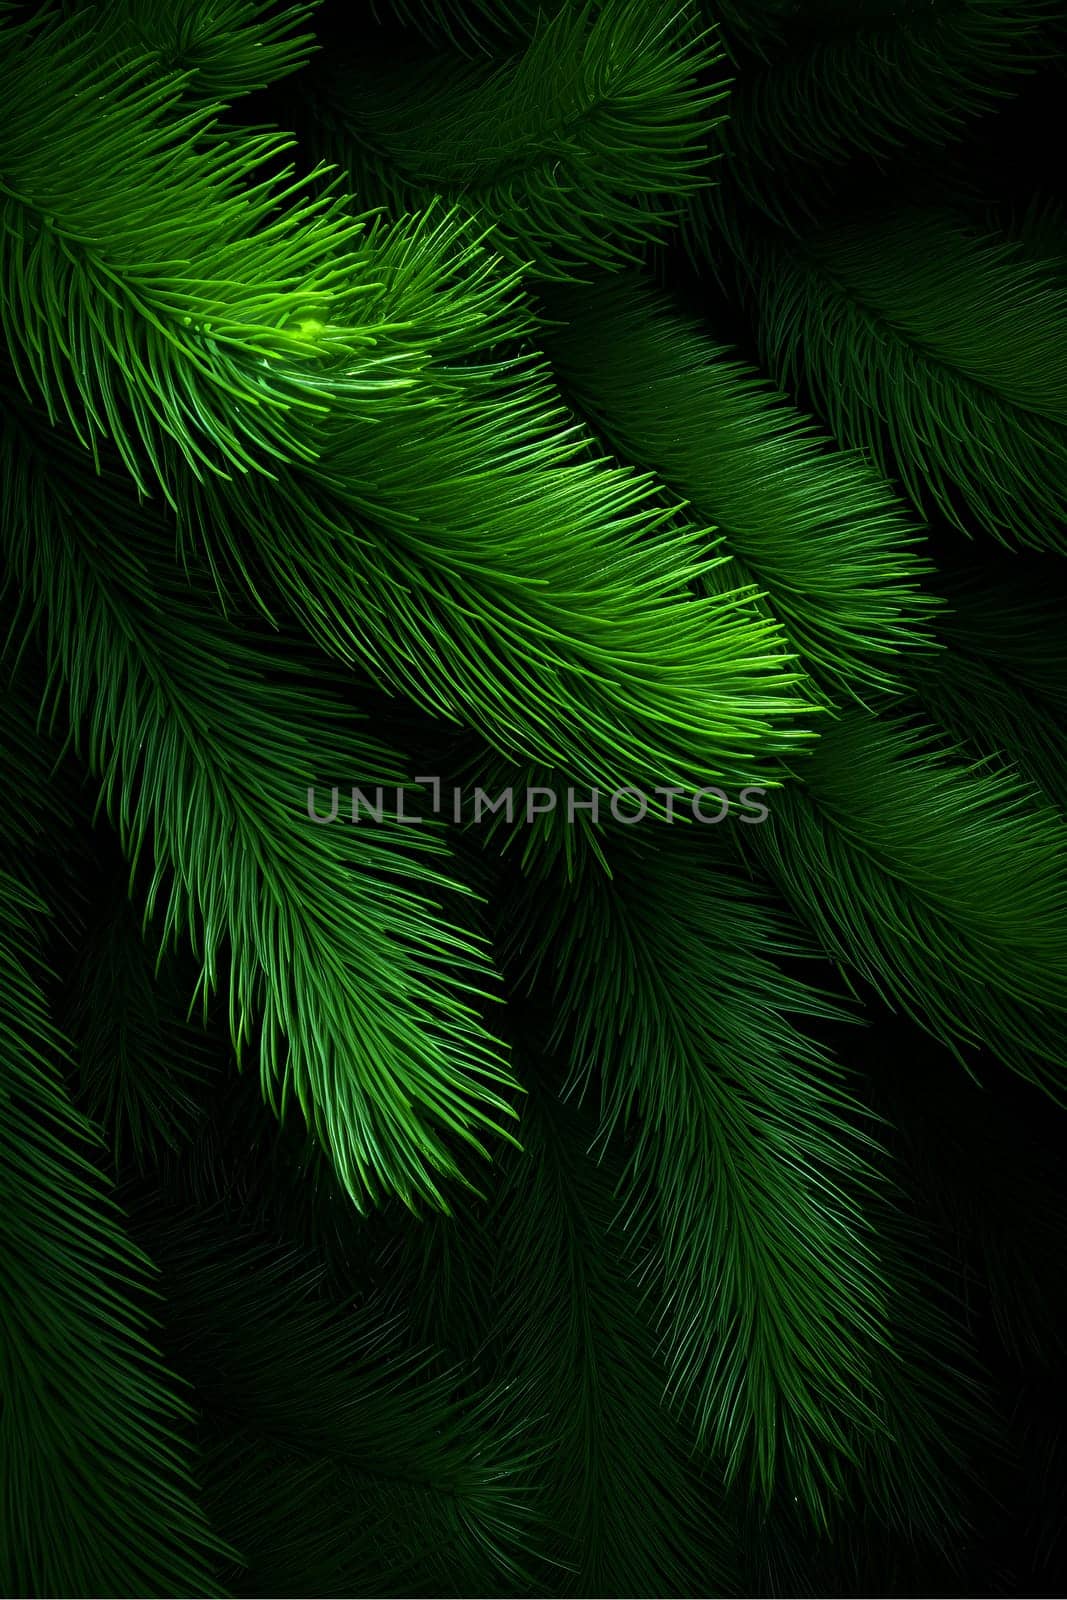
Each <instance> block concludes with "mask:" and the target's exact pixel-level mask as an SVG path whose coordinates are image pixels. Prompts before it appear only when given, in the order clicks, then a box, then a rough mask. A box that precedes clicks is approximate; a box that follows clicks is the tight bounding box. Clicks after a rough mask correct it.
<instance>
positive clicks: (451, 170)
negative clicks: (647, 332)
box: [301, 0, 725, 279]
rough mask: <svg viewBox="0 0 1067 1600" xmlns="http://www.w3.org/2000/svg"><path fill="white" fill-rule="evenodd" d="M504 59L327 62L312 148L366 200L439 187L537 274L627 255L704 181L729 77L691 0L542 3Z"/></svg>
mask: <svg viewBox="0 0 1067 1600" xmlns="http://www.w3.org/2000/svg"><path fill="white" fill-rule="evenodd" d="M524 43H525V48H524V49H523V50H522V51H521V53H518V54H515V55H514V56H513V57H512V58H511V59H510V60H504V61H502V62H497V61H491V62H489V63H488V64H486V63H485V62H484V61H476V62H465V61H463V60H460V59H455V58H453V59H451V60H440V59H436V58H433V59H429V60H427V61H425V62H419V63H416V64H414V65H404V66H400V67H398V66H395V65H394V64H392V63H386V62H371V63H369V64H368V63H366V62H365V61H361V63H360V64H359V65H357V66H348V65H347V64H344V63H337V62H328V63H326V64H323V65H320V66H319V67H317V69H316V71H315V73H314V74H313V75H312V76H311V78H309V80H308V81H307V83H306V85H304V86H303V87H304V96H305V104H306V110H307V115H306V117H305V118H302V119H301V121H302V122H305V121H306V123H307V127H306V129H304V128H302V132H306V134H307V136H308V138H309V140H310V141H311V144H312V146H313V148H315V149H316V151H317V152H318V153H319V154H321V155H322V156H324V157H325V158H326V159H327V160H329V161H336V162H338V163H339V164H340V165H341V166H342V167H345V168H346V169H347V170H348V172H349V174H350V177H351V179H352V182H353V187H354V189H355V192H356V193H357V194H358V195H359V196H360V198H361V199H362V200H364V201H365V202H373V203H380V204H387V205H389V206H391V207H392V208H393V210H394V211H395V212H397V213H402V212H405V211H410V210H412V209H415V208H418V207H421V206H424V205H425V204H426V203H427V201H428V200H429V199H431V198H432V197H434V196H436V195H442V194H443V195H446V196H447V197H448V198H449V200H450V201H454V202H456V203H458V204H461V205H462V206H464V207H467V208H469V209H470V210H471V211H472V212H473V213H474V214H475V215H477V216H478V217H479V218H480V219H482V220H483V221H485V222H488V223H491V224H492V228H493V231H492V240H493V244H494V247H495V248H496V249H497V250H498V251H499V252H500V254H501V255H502V256H503V257H504V259H505V260H507V261H509V262H512V263H514V264H515V265H517V266H521V267H527V266H532V269H533V271H534V272H535V273H536V275H537V276H539V277H542V278H548V279H553V278H557V279H558V278H562V279H568V278H575V277H576V278H578V279H583V278H586V277H588V275H589V273H590V272H591V271H595V270H596V269H597V268H605V269H609V270H610V269H612V268H616V267H618V266H620V265H632V264H634V263H635V262H639V261H640V260H641V259H642V255H643V253H644V251H645V249H646V247H647V246H648V245H649V244H651V243H656V242H658V241H660V240H662V239H663V238H664V237H665V235H666V234H667V232H668V229H669V226H670V224H671V222H672V220H673V218H674V217H676V216H677V215H678V214H679V212H680V209H681V205H682V202H683V201H684V199H685V198H686V196H688V195H690V194H692V193H693V192H694V191H695V190H696V189H698V188H700V187H702V186H703V185H704V184H706V183H707V182H708V181H709V179H708V178H707V176H706V174H705V172H704V170H703V169H704V167H705V165H706V157H707V150H706V141H707V137H708V135H709V133H710V131H711V130H712V129H713V128H714V127H715V126H716V125H717V122H718V121H719V119H720V116H721V112H719V111H718V110H717V109H716V108H717V107H719V105H720V103H721V102H722V100H723V99H724V96H725V89H724V88H723V87H722V86H721V85H719V84H716V85H715V86H714V87H711V88H708V87H705V86H704V84H703V83H702V81H701V80H702V78H705V79H706V78H708V77H709V76H711V75H713V74H714V73H715V69H716V67H717V65H718V62H719V60H720V56H719V53H718V51H717V50H716V48H715V47H714V43H713V30H711V29H708V30H704V31H700V30H698V28H697V26H696V24H695V19H694V14H693V8H692V5H691V3H690V0H681V3H676V0H607V3H601V4H590V3H588V0H586V3H582V4H577V5H573V6H563V7H562V8H558V9H557V10H556V11H555V13H554V14H551V15H546V16H544V17H543V18H542V20H541V21H540V23H539V25H538V26H537V27H536V29H535V31H534V32H533V35H532V37H531V38H530V39H529V41H528V42H525V41H524Z"/></svg>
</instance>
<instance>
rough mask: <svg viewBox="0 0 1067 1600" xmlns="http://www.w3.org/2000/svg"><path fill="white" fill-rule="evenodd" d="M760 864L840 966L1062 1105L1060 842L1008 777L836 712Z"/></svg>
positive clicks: (896, 722)
mask: <svg viewBox="0 0 1067 1600" xmlns="http://www.w3.org/2000/svg"><path fill="white" fill-rule="evenodd" d="M803 776H804V783H803V784H793V785H788V786H787V787H786V788H784V789H783V790H781V791H780V792H779V793H778V794H777V795H776V796H775V800H774V804H773V806H772V808H771V812H770V819H769V821H768V822H767V823H766V824H765V825H764V826H762V827H760V828H759V829H758V830H757V829H752V830H749V832H748V833H747V835H746V840H751V841H752V843H753V846H754V848H755V850H756V851H757V853H758V855H759V857H760V859H761V860H762V862H763V863H764V865H765V866H766V867H767V868H768V870H769V871H770V873H771V875H772V877H773V878H774V880H775V881H776V883H777V884H778V886H779V888H780V889H781V891H782V892H783V893H784V894H785V896H786V898H787V900H788V901H789V902H790V903H791V904H792V906H793V907H794V909H795V910H796V912H797V914H798V915H799V916H800V917H801V918H802V919H803V920H804V921H806V922H807V923H808V924H809V925H810V927H811V928H812V929H813V931H814V932H815V933H816V935H817V936H818V938H819V941H820V943H821V944H822V947H823V949H824V950H825V951H826V952H827V954H828V955H830V956H831V957H832V958H833V959H834V960H835V961H838V962H840V963H842V964H843V965H844V966H845V967H848V968H851V969H852V970H853V971H855V972H857V973H858V974H859V975H860V976H861V977H862V978H863V979H864V980H865V981H866V982H867V983H869V984H870V985H871V986H872V987H873V988H874V989H875V990H876V991H877V992H878V994H879V995H880V996H881V997H882V998H883V999H884V1000H886V1001H887V1002H888V1003H889V1004H891V1005H897V1006H899V1007H900V1008H901V1009H902V1010H903V1011H904V1012H906V1014H907V1015H908V1016H909V1017H911V1018H912V1019H913V1021H915V1022H917V1023H918V1024H919V1026H920V1027H923V1028H925V1029H926V1030H927V1031H928V1032H929V1033H931V1034H933V1035H934V1037H935V1038H938V1039H940V1040H941V1041H942V1042H943V1043H945V1044H946V1045H947V1046H948V1047H949V1048H950V1049H952V1050H953V1051H954V1053H955V1054H956V1055H957V1056H959V1053H960V1050H959V1047H961V1046H966V1047H976V1046H979V1045H985V1046H987V1047H988V1048H989V1049H990V1050H991V1051H993V1052H994V1053H995V1054H996V1055H997V1056H999V1057H1000V1059H1001V1060H1002V1061H1004V1062H1005V1063H1006V1064H1007V1065H1009V1066H1010V1067H1012V1068H1013V1069H1014V1070H1015V1071H1017V1072H1019V1073H1020V1074H1021V1075H1022V1076H1023V1077H1025V1078H1028V1079H1030V1080H1031V1081H1032V1082H1034V1083H1037V1084H1039V1085H1040V1086H1041V1087H1042V1088H1043V1089H1045V1090H1046V1091H1047V1092H1048V1093H1049V1094H1051V1095H1052V1096H1053V1097H1054V1098H1057V1099H1061V1098H1062V1096H1063V1092H1064V1090H1063V1069H1064V1053H1063V1014H1064V1012H1065V1010H1067V996H1065V994H1064V989H1063V971H1064V963H1065V961H1067V848H1065V846H1067V830H1065V827H1064V823H1063V820H1062V818H1061V817H1060V816H1059V815H1058V814H1057V813H1055V812H1053V811H1052V810H1050V809H1049V808H1047V807H1042V806H1041V805H1039V804H1038V803H1037V802H1036V801H1035V798H1034V794H1033V790H1032V789H1031V788H1030V786H1029V785H1027V784H1024V783H1021V782H1020V781H1019V779H1018V777H1017V776H1016V775H1014V774H1013V773H1012V772H1010V771H1008V772H1005V771H1003V770H1002V771H990V770H984V769H983V764H982V763H971V762H967V761H965V760H964V759H963V758H962V757H959V756H953V755H950V754H946V752H945V749H944V737H943V735H941V734H938V733H937V732H936V731H935V730H931V729H930V728H926V727H923V726H922V725H921V724H920V725H916V724H914V721H911V722H909V721H908V720H905V719H902V718H901V717H899V716H890V715H889V714H888V713H885V712H883V713H881V714H879V715H878V716H874V715H871V714H869V713H863V712H860V711H855V710H849V711H845V712H842V713H841V715H840V716H839V717H838V718H836V719H835V720H833V721H828V722H827V724H826V725H825V730H824V733H823V737H822V738H821V739H820V741H819V744H818V746H817V748H816V750H815V752H814V753H813V755H812V757H811V759H810V760H809V761H807V762H806V763H805V767H804V774H803Z"/></svg>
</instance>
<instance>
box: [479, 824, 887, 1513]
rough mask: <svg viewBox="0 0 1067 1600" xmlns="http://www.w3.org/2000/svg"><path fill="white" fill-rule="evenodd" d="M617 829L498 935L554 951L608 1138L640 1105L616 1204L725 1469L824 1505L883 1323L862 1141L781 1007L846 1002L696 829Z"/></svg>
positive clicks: (821, 1063)
mask: <svg viewBox="0 0 1067 1600" xmlns="http://www.w3.org/2000/svg"><path fill="white" fill-rule="evenodd" d="M612 843H614V849H611V848H609V850H608V856H609V860H610V861H611V863H612V877H611V879H610V880H609V879H608V878H607V877H606V876H605V875H604V874H603V873H602V872H599V871H586V872H585V873H584V874H583V875H582V876H581V877H579V878H578V879H577V881H576V882H574V883H573V884H571V885H564V884H563V883H562V881H561V880H560V878H559V877H558V876H553V877H550V878H548V879H547V881H546V883H545V884H544V885H543V887H542V888H541V890H540V892H539V893H537V894H536V895H531V896H528V897H526V905H525V907H524V908H516V910H515V912H513V914H512V915H511V916H510V917H509V919H508V923H509V928H510V935H509V948H510V947H511V944H512V942H513V944H514V948H515V950H516V952H517V956H520V957H521V958H522V959H523V960H524V962H525V963H526V964H527V965H528V966H529V967H530V968H532V972H533V975H535V976H536V972H537V969H538V967H539V966H540V965H541V964H544V965H545V966H546V967H547V969H548V972H547V976H548V978H549V981H550V982H551V983H552V986H553V993H554V1000H555V1005H556V1007H557V1008H558V1017H559V1022H558V1031H559V1033H560V1034H561V1035H562V1036H563V1037H566V1038H567V1039H568V1040H569V1041H570V1060H571V1062H572V1084H573V1085H575V1086H577V1085H579V1084H582V1083H584V1082H586V1081H587V1080H588V1079H589V1078H590V1077H591V1076H592V1074H593V1073H594V1071H598V1072H599V1075H600V1077H601V1080H602V1084H603V1103H602V1136H603V1137H607V1136H608V1134H609V1133H610V1132H611V1131H612V1130H615V1129H616V1128H622V1127H627V1126H629V1125H630V1123H631V1122H632V1121H633V1120H635V1119H636V1123H637V1127H636V1130H635V1141H636V1142H635V1147H634V1154H633V1158H632V1164H631V1168H630V1170H629V1171H628V1174H627V1200H626V1207H627V1210H628V1212H629V1213H630V1214H631V1217H630V1221H631V1225H635V1226H637V1227H638V1229H639V1230H640V1232H641V1233H642V1234H645V1233H648V1234H651V1237H652V1238H653V1240H654V1241H656V1247H657V1254H658V1266H657V1273H656V1280H655V1283H656V1293H657V1296H658V1297H659V1299H660V1315H661V1323H662V1333H663V1342H664V1348H665V1352H666V1357H667V1361H668V1365H669V1372H670V1386H669V1391H668V1392H669V1394H670V1395H671V1397H672V1399H673V1400H674V1401H675V1402H676V1403H679V1404H681V1405H683V1406H690V1405H691V1406H692V1408H693V1411H694V1413H695V1417H696V1421H697V1430H698V1435H699V1437H700V1438H701V1440H702V1441H703V1442H704V1443H706V1444H707V1445H708V1446H709V1447H710V1448H711V1449H712V1450H714V1452H715V1453H716V1455H717V1457H718V1458H719V1459H720V1460H721V1462H722V1467H723V1470H724V1472H725V1475H726V1480H727V1482H728V1483H732V1482H734V1481H737V1480H741V1481H743V1482H744V1484H745V1487H746V1489H747V1490H748V1491H749V1492H751V1494H752V1495H753V1496H754V1497H755V1498H756V1499H757V1500H760V1501H763V1502H766V1501H768V1500H769V1498H770V1496H771V1494H772V1492H773V1491H774V1489H775V1488H776V1487H778V1488H781V1489H782V1490H783V1492H786V1493H787V1494H788V1495H795V1496H799V1497H801V1498H802V1499H803V1501H804V1504H805V1505H806V1507H807V1508H808V1509H809V1511H810V1513H811V1515H812V1516H813V1517H815V1518H816V1519H817V1520H818V1521H822V1522H825V1520H826V1517H827V1514H828V1509H829V1506H830V1505H831V1504H832V1502H833V1501H834V1500H836V1499H838V1498H840V1497H842V1496H843V1495H844V1494H845V1486H844V1474H845V1468H846V1464H847V1463H848V1462H849V1461H850V1460H851V1459H853V1458H854V1452H855V1448H856V1446H855V1442H854V1439H855V1435H856V1433H857V1432H858V1433H859V1434H861V1435H862V1434H864V1433H866V1432H868V1431H870V1430H872V1428H873V1430H874V1431H875V1432H877V1421H876V1416H875V1408H876V1407H877V1405H878V1401H879V1396H878V1391H877V1388H876V1386H875V1384H874V1381H873V1379H874V1368H875V1363H876V1359H877V1357H878V1354H879V1351H880V1349H881V1348H882V1347H883V1346H884V1345H885V1341H886V1331H885V1299H886V1288H885V1284H884V1282H883V1280H882V1275H881V1271H880V1268H879V1263H878V1258H877V1245H876V1242H875V1240H874V1239H873V1237H872V1235H871V1232H870V1229H869V1226H868V1224H867V1222H866V1220H865V1217H864V1196H865V1192H866V1191H867V1190H868V1189H869V1188H870V1187H871V1185H872V1184H873V1183H874V1182H875V1179H874V1175H873V1172H872V1169H871V1167H870V1165H869V1162H868V1152H867V1150H865V1149H864V1146H865V1145H866V1146H868V1147H869V1148H870V1147H871V1141H870V1138H869V1137H865V1136H863V1135H860V1134H858V1133H857V1132H855V1131H854V1130H853V1129H852V1128H851V1127H850V1123H851V1121H852V1120H853V1118H854V1116H855V1115H856V1113H857V1111H858V1107H857V1106H856V1104H855V1102H854V1101H853V1100H852V1099H851V1097H850V1096H849V1094H848V1092H847V1090H846V1089H845V1087H844V1086H843V1084H842V1082H841V1081H840V1077H841V1075H840V1073H839V1071H838V1070H837V1069H836V1068H835V1067H834V1065H833V1064H832V1062H831V1061H830V1059H829V1057H828V1056H827V1055H826V1054H825V1052H824V1051H822V1050H821V1049H820V1048H819V1047H818V1046H817V1045H816V1044H814V1043H813V1042H811V1041H809V1040H808V1039H806V1038H804V1036H803V1035H802V1034H800V1033H798V1032H797V1031H796V1030H795V1028H794V1026H793V1024H792V1021H791V1017H792V1016H793V1015H806V1016H809V1017H821V1018H824V1019H827V1018H834V1017H839V1016H840V1015H841V1013H840V1012H839V1010H838V1008H837V1007H836V1006H835V1005H834V1004H833V1003H832V1002H830V1001H828V1000H827V999H825V998H823V997H822V996H820V995H819V994H818V993H817V992H816V991H814V990H811V989H808V988H806V987H805V986H804V985H803V984H801V983H799V982H797V981H796V980H795V979H793V978H791V977H788V976H787V975H786V974H785V973H784V972H783V971H782V970H781V968H780V966H779V965H778V964H777V963H778V961H779V960H780V959H781V958H783V957H785V958H791V957H793V956H796V955H799V954H803V951H804V947H803V944H802V943H801V942H800V941H799V939H797V938H796V937H795V936H794V935H792V934H791V933H790V932H789V931H788V930H784V931H783V930H782V929H781V927H780V926H779V925H777V923H776V921H775V919H774V917H773V916H772V915H771V914H770V912H769V910H768V908H767V906H766V905H765V904H764V903H763V902H762V901H761V900H760V898H759V897H758V896H757V895H756V894H755V893H754V891H753V890H752V888H751V887H750V885H748V884H747V883H746V882H745V881H744V880H743V879H742V878H740V877H738V876H737V875H736V874H732V873H730V872H729V871H728V870H724V868H723V863H722V858H721V852H720V851H718V850H716V849H715V848H714V847H713V845H712V844H711V843H709V841H708V840H707V839H706V838H705V837H696V836H695V835H694V834H693V832H692V830H691V829H689V828H687V827H685V826H684V824H681V823H679V824H676V825H675V826H674V828H673V829H671V830H670V833H669V837H668V835H667V830H666V829H665V830H664V842H663V843H662V844H660V845H659V846H658V848H656V849H652V848H651V847H646V848H644V849H640V848H638V847H637V846H636V845H628V846H624V845H623V844H622V843H621V841H618V840H615V841H612ZM605 950H610V951H612V952H613V958H612V960H611V961H610V962H605V961H604V959H603V952H604V951H605Z"/></svg>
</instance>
